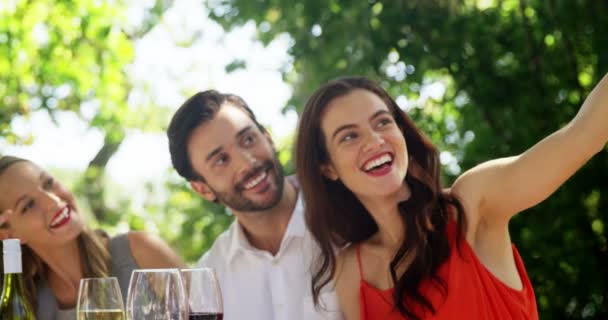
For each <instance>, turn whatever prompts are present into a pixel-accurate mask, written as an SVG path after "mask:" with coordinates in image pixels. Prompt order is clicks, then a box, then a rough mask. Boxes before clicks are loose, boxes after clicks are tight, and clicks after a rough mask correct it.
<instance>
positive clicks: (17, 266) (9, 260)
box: [4, 252, 23, 273]
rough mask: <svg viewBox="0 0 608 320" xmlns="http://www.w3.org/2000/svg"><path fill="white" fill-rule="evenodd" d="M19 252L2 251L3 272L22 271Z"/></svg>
mask: <svg viewBox="0 0 608 320" xmlns="http://www.w3.org/2000/svg"><path fill="white" fill-rule="evenodd" d="M22 272H23V269H22V268H21V252H4V273H22Z"/></svg>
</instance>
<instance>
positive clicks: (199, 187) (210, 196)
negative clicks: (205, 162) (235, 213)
mask: <svg viewBox="0 0 608 320" xmlns="http://www.w3.org/2000/svg"><path fill="white" fill-rule="evenodd" d="M190 186H191V187H192V189H194V191H196V193H198V194H199V195H200V196H201V197H203V199H205V200H207V201H211V202H215V200H216V199H217V197H216V196H215V193H214V192H213V190H211V188H209V186H208V185H207V184H206V183H204V182H202V181H190Z"/></svg>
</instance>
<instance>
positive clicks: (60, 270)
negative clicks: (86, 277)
mask: <svg viewBox="0 0 608 320" xmlns="http://www.w3.org/2000/svg"><path fill="white" fill-rule="evenodd" d="M32 249H33V250H34V252H36V254H37V255H38V256H40V258H41V259H42V260H43V261H44V263H45V264H46V265H47V267H48V270H47V276H46V277H47V282H48V285H49V287H50V288H51V290H52V291H53V293H54V294H55V297H56V298H57V302H58V304H59V306H60V307H62V308H71V307H74V306H75V305H76V299H77V297H78V288H79V286H80V279H82V277H83V270H82V265H81V263H80V262H81V261H80V260H81V254H80V250H79V246H78V241H77V240H76V239H75V240H74V241H71V242H69V243H68V244H65V245H63V246H61V247H55V248H45V249H44V250H36V249H35V248H32Z"/></svg>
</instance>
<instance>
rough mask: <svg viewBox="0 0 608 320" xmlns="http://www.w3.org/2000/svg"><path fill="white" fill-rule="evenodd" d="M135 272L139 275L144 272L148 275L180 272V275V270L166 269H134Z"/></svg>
mask: <svg viewBox="0 0 608 320" xmlns="http://www.w3.org/2000/svg"><path fill="white" fill-rule="evenodd" d="M133 272H138V273H143V272H147V273H152V272H178V273H179V269H177V268H164V269H133Z"/></svg>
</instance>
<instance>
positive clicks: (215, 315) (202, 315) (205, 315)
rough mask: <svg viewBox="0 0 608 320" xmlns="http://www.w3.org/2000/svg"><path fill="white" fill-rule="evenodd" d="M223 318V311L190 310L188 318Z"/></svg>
mask: <svg viewBox="0 0 608 320" xmlns="http://www.w3.org/2000/svg"><path fill="white" fill-rule="evenodd" d="M222 319H224V314H223V313H198V312H190V316H189V317H188V320H222Z"/></svg>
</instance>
